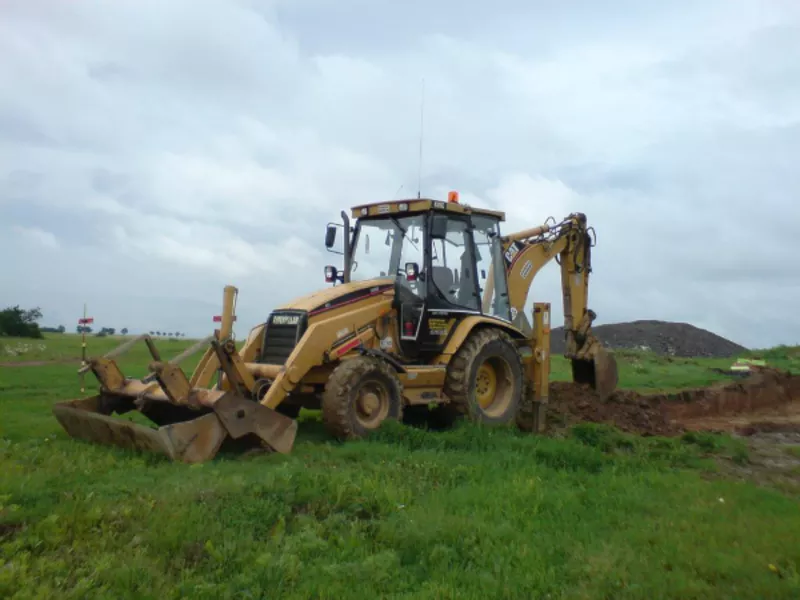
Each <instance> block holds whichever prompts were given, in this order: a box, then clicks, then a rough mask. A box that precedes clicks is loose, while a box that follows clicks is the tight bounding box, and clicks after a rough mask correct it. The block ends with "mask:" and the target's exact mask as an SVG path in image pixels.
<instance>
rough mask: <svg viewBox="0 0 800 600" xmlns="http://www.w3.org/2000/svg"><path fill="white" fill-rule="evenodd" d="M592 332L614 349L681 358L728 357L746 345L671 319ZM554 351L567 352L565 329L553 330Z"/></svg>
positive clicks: (604, 327)
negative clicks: (649, 352)
mask: <svg viewBox="0 0 800 600" xmlns="http://www.w3.org/2000/svg"><path fill="white" fill-rule="evenodd" d="M592 333H593V334H594V335H595V337H597V339H598V340H600V341H601V342H602V343H603V345H604V346H606V347H608V348H612V349H632V350H651V351H653V352H655V353H657V354H666V355H671V356H681V357H708V358H728V357H732V356H736V355H739V354H741V353H742V352H744V351H746V350H747V348H745V347H744V346H740V345H739V344H737V343H735V342H732V341H730V340H727V339H725V338H723V337H720V336H718V335H717V334H715V333H711V332H710V331H706V330H705V329H700V328H699V327H695V326H694V325H690V324H688V323H672V322H669V321H654V320H644V321H632V322H630V323H611V324H608V325H593V326H592ZM550 348H551V351H552V352H553V354H563V353H564V328H563V327H556V328H554V329H552V331H551V341H550Z"/></svg>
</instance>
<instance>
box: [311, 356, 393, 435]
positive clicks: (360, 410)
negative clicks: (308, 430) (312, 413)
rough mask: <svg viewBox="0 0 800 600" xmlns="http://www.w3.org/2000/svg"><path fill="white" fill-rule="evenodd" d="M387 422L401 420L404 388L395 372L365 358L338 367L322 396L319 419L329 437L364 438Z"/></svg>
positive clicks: (380, 363)
mask: <svg viewBox="0 0 800 600" xmlns="http://www.w3.org/2000/svg"><path fill="white" fill-rule="evenodd" d="M387 419H391V420H396V421H402V419H403V388H402V384H401V383H400V380H399V379H398V377H397V374H396V373H395V372H394V370H393V369H392V368H391V367H390V366H389V365H388V364H387V363H386V362H385V361H382V360H380V359H376V358H372V357H367V356H358V357H355V358H351V359H347V360H345V361H343V362H342V363H341V364H339V365H338V366H337V367H336V368H335V369H334V370H333V373H331V376H330V378H329V379H328V383H327V384H326V385H325V391H324V393H323V395H322V420H323V422H324V423H325V427H326V428H327V430H328V431H329V432H330V433H331V435H333V436H334V437H336V438H339V439H343V440H347V439H359V438H364V437H366V436H367V435H369V433H370V432H372V431H374V430H376V429H378V427H380V425H381V423H383V422H384V421H385V420H387Z"/></svg>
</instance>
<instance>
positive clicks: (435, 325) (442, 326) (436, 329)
mask: <svg viewBox="0 0 800 600" xmlns="http://www.w3.org/2000/svg"><path fill="white" fill-rule="evenodd" d="M428 331H429V332H430V334H431V335H447V333H448V332H449V331H450V323H448V322H447V320H446V319H428Z"/></svg>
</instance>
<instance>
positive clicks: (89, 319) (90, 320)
mask: <svg viewBox="0 0 800 600" xmlns="http://www.w3.org/2000/svg"><path fill="white" fill-rule="evenodd" d="M89 323H94V317H83V318H81V319H78V324H79V325H88V324H89Z"/></svg>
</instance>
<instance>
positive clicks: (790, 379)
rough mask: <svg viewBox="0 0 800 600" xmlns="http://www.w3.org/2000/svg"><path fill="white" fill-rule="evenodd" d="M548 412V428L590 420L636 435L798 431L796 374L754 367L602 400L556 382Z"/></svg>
mask: <svg viewBox="0 0 800 600" xmlns="http://www.w3.org/2000/svg"><path fill="white" fill-rule="evenodd" d="M548 414H549V417H548V420H549V422H550V427H551V428H559V427H564V426H569V425H572V424H575V423H578V422H581V421H590V422H595V423H608V424H611V425H615V426H616V427H618V428H620V429H622V430H623V431H627V432H630V433H636V434H639V435H677V434H681V433H684V432H686V431H718V432H722V431H727V432H736V433H739V434H741V435H748V434H752V433H754V432H755V431H763V430H764V429H765V428H769V427H772V428H778V429H780V428H783V429H787V430H794V429H797V430H798V431H800V376H797V375H791V374H789V373H786V372H783V371H779V370H776V369H759V370H758V371H756V372H754V373H752V374H751V375H750V376H749V377H747V378H744V379H741V380H738V381H732V382H730V383H724V384H717V385H713V386H709V387H705V388H697V389H690V390H684V391H681V392H676V393H671V394H651V395H645V394H639V393H637V392H634V391H632V390H617V391H616V392H615V393H614V394H613V395H612V396H611V397H610V398H609V399H607V400H605V401H602V400H600V398H599V396H598V395H597V394H596V393H595V392H594V391H593V390H592V389H591V388H589V387H588V386H582V385H578V384H575V383H571V382H563V381H557V382H552V383H551V384H550V391H549V405H548Z"/></svg>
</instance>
